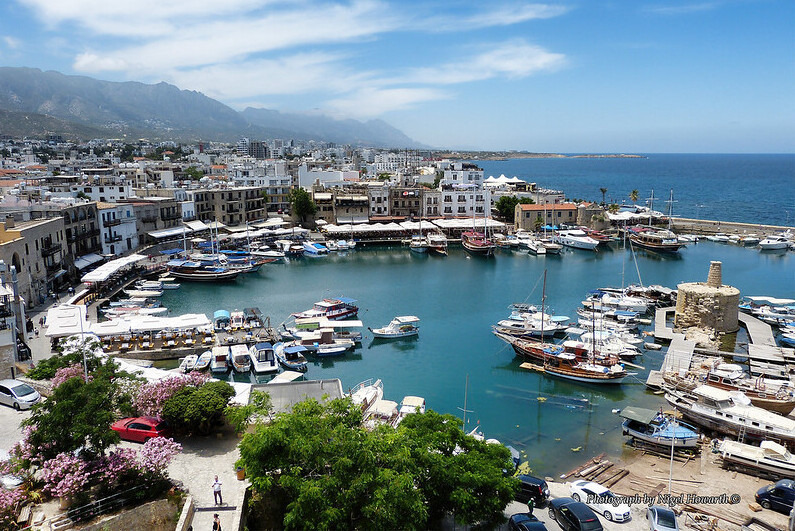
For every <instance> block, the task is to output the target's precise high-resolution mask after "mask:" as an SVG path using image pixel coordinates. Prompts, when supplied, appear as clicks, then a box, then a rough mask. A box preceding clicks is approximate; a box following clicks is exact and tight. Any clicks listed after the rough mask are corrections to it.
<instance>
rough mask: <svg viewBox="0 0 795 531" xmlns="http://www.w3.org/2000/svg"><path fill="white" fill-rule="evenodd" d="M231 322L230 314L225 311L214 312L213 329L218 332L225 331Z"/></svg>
mask: <svg viewBox="0 0 795 531" xmlns="http://www.w3.org/2000/svg"><path fill="white" fill-rule="evenodd" d="M231 320H232V314H230V313H229V312H228V311H226V310H216V311H215V313H213V328H214V329H215V330H216V331H217V332H219V331H221V330H226V329H227V328H228V327H229V325H230V323H231Z"/></svg>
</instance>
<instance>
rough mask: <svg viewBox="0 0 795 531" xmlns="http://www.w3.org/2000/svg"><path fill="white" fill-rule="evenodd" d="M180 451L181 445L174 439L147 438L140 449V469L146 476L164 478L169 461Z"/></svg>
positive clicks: (166, 474)
mask: <svg viewBox="0 0 795 531" xmlns="http://www.w3.org/2000/svg"><path fill="white" fill-rule="evenodd" d="M181 451H182V445H181V444H179V443H177V442H174V439H167V438H165V437H155V438H153V439H149V440H148V441H146V442H145V443H144V446H143V448H141V451H140V470H141V472H143V473H144V475H146V476H148V477H154V478H162V479H165V478H166V477H168V471H167V469H168V465H169V463H171V460H172V459H174V456H176V455H177V454H178V453H180V452H181Z"/></svg>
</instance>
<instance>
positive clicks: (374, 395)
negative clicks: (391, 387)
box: [348, 379, 384, 414]
mask: <svg viewBox="0 0 795 531" xmlns="http://www.w3.org/2000/svg"><path fill="white" fill-rule="evenodd" d="M348 395H349V396H350V397H351V400H352V401H353V403H354V404H356V405H357V406H359V407H360V408H361V410H362V413H364V414H366V413H367V411H369V410H370V408H372V407H373V404H375V403H376V402H377V401H378V400H381V399H382V398H384V383H383V382H382V381H381V380H380V379H378V380H375V381H373V380H372V379H369V380H365V381H363V382H359V383H358V384H356V386H354V388H353V389H351V391H350V392H349V393H348Z"/></svg>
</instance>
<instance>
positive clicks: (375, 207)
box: [366, 182, 389, 217]
mask: <svg viewBox="0 0 795 531" xmlns="http://www.w3.org/2000/svg"><path fill="white" fill-rule="evenodd" d="M366 184H367V198H368V199H369V201H370V217H373V216H388V215H389V185H387V184H384V183H379V182H368V183H366Z"/></svg>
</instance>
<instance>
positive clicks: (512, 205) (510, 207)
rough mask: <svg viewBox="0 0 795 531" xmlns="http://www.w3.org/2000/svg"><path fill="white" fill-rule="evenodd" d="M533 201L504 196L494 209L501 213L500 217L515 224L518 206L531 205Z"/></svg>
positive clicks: (526, 198)
mask: <svg viewBox="0 0 795 531" xmlns="http://www.w3.org/2000/svg"><path fill="white" fill-rule="evenodd" d="M531 204H533V200H532V199H530V198H529V197H522V198H519V197H516V196H515V195H504V196H502V197H500V198H499V199H498V200H497V203H495V205H494V207H495V208H496V209H497V212H499V214H500V217H502V218H503V219H504V220H506V221H507V222H509V223H513V220H514V214H515V211H516V205H531Z"/></svg>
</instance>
